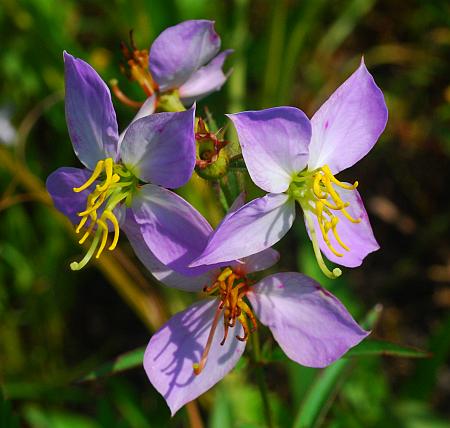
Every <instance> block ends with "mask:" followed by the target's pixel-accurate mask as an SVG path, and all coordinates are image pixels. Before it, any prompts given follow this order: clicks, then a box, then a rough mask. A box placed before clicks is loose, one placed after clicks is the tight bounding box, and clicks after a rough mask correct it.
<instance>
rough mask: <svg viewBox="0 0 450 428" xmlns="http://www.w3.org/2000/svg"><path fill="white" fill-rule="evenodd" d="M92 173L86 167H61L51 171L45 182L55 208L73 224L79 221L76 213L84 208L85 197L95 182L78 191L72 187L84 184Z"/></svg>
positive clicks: (92, 188)
mask: <svg viewBox="0 0 450 428" xmlns="http://www.w3.org/2000/svg"><path fill="white" fill-rule="evenodd" d="M91 175H92V171H89V170H88V169H80V168H69V167H63V168H59V169H57V170H56V171H54V172H52V173H51V174H50V175H49V176H48V178H47V182H46V187H47V191H48V193H50V196H51V197H52V200H53V204H54V205H55V207H56V209H57V210H58V211H60V212H62V213H63V214H64V215H65V216H66V217H68V218H69V219H70V221H71V222H72V223H73V224H77V223H79V222H80V217H79V216H78V213H79V212H81V211H84V210H85V209H86V199H87V197H88V195H89V194H90V193H91V192H92V191H93V190H94V188H95V183H94V184H93V185H92V186H91V187H90V188H88V189H86V190H83V191H82V192H80V193H75V192H74V191H73V188H74V187H79V186H81V185H82V184H84V183H85V182H86V181H87V180H88V179H89V177H90V176H91Z"/></svg>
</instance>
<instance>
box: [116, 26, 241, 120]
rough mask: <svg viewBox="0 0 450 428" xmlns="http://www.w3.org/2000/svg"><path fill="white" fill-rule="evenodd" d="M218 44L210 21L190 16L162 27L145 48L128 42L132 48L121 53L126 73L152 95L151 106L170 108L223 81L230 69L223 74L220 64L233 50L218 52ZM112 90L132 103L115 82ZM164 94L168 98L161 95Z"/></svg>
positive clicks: (203, 94) (206, 92) (204, 93)
mask: <svg viewBox="0 0 450 428" xmlns="http://www.w3.org/2000/svg"><path fill="white" fill-rule="evenodd" d="M220 44H221V41H220V37H219V35H218V34H217V33H216V31H215V30H214V21H207V20H203V19H200V20H190V21H184V22H182V23H180V24H177V25H175V26H173V27H169V28H167V29H165V30H164V31H163V32H162V33H161V34H160V35H159V36H158V37H157V38H156V39H155V41H154V42H153V44H152V45H151V47H150V51H149V52H147V51H139V50H137V49H136V48H135V47H133V46H134V45H133V43H132V45H133V46H132V50H131V51H130V50H129V49H128V48H125V50H124V55H125V57H126V59H127V63H128V65H129V67H130V77H131V78H132V79H133V80H136V81H137V82H138V83H139V84H140V85H141V87H142V89H143V90H144V92H145V93H146V94H147V96H149V97H152V107H153V109H155V108H156V106H157V105H159V104H160V103H163V104H164V108H167V107H168V108H170V109H172V110H171V111H174V110H173V109H178V108H180V107H181V108H183V105H184V106H190V105H192V103H193V102H194V101H198V100H200V99H202V98H204V97H206V96H207V95H209V94H210V93H212V92H215V91H218V90H219V89H220V88H221V87H222V85H223V84H224V83H225V81H226V80H227V78H228V76H229V74H230V73H227V74H224V72H223V71H222V66H223V64H224V62H225V60H226V58H227V56H228V55H230V53H232V52H233V50H231V49H228V50H225V51H223V52H221V53H219V50H220ZM147 63H148V64H147ZM113 90H114V92H115V94H116V95H117V97H118V98H119V99H121V100H122V101H123V102H124V103H125V104H129V105H135V104H136V102H135V101H132V100H130V99H129V98H128V97H126V96H125V95H124V94H123V93H122V92H121V91H120V90H119V88H118V86H117V84H114V85H113ZM166 95H168V96H169V98H166V99H164V96H166ZM180 101H181V103H182V104H180Z"/></svg>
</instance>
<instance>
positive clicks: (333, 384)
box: [293, 305, 381, 428]
mask: <svg viewBox="0 0 450 428" xmlns="http://www.w3.org/2000/svg"><path fill="white" fill-rule="evenodd" d="M380 313H381V306H380V305H377V306H375V308H373V309H372V310H371V311H370V312H369V313H368V315H367V316H366V319H365V320H364V321H363V322H362V323H361V325H362V326H363V328H365V329H372V328H373V326H374V325H375V323H376V322H377V320H378V318H379V316H380ZM350 365H351V360H350V359H344V358H343V359H341V360H338V361H336V362H335V363H334V364H332V365H331V366H329V367H327V368H326V369H324V370H323V371H322V373H321V375H320V376H319V378H318V379H317V380H316V382H315V383H314V384H313V385H312V387H311V389H310V390H309V392H308V394H307V395H306V397H305V399H304V400H303V402H302V404H301V406H300V409H299V411H298V413H297V415H296V417H295V422H294V425H293V428H311V427H314V426H316V423H317V421H318V420H319V419H320V418H321V417H323V416H324V415H325V414H326V412H327V411H328V409H329V407H330V405H331V403H332V402H333V399H334V397H335V395H336V393H337V391H338V390H339V384H340V381H341V380H342V379H343V378H344V377H345V374H346V372H347V370H349V368H350Z"/></svg>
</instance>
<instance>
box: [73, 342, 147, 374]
mask: <svg viewBox="0 0 450 428" xmlns="http://www.w3.org/2000/svg"><path fill="white" fill-rule="evenodd" d="M144 352H145V347H144V346H143V347H142V348H137V349H134V350H133V351H130V352H127V353H126V354H123V355H119V356H118V357H117V358H115V359H114V360H112V361H110V362H108V363H106V364H103V365H102V366H100V367H99V368H98V369H96V370H94V371H92V372H90V373H88V374H87V375H86V376H83V377H82V378H81V379H80V380H79V381H80V382H86V381H91V380H96V379H100V378H102V377H105V376H110V375H113V374H116V373H120V372H123V371H125V370H130V369H133V368H135V367H138V366H141V365H142V361H143V360H144Z"/></svg>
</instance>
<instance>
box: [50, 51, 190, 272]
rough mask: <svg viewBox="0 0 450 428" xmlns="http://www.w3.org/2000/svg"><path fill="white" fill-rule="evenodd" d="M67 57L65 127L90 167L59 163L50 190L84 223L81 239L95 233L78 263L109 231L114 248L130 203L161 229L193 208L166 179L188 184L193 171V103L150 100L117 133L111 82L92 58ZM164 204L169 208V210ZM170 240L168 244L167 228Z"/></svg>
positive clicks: (98, 249)
mask: <svg viewBox="0 0 450 428" xmlns="http://www.w3.org/2000/svg"><path fill="white" fill-rule="evenodd" d="M64 62H65V83H66V119H67V126H68V129H69V134H70V138H71V140H72V144H73V148H74V151H75V153H76V155H77V156H78V158H79V159H80V161H81V162H82V163H83V164H84V166H85V167H86V168H85V169H78V168H59V169H58V170H56V171H55V172H53V173H52V174H51V175H50V176H49V177H48V179H47V190H48V192H49V193H50V195H51V196H52V199H53V202H54V204H55V206H56V208H57V209H58V210H60V211H61V212H62V213H63V214H65V215H66V216H67V217H69V219H70V220H71V221H72V222H73V223H75V224H76V223H78V226H77V227H76V232H77V233H80V232H82V231H83V236H82V238H81V239H80V243H83V242H85V241H86V240H87V239H88V238H89V237H92V243H91V245H90V247H89V249H88V251H87V253H86V255H85V257H84V258H83V259H82V260H81V261H80V262H73V263H71V265H70V267H71V268H72V269H73V270H78V269H81V268H82V267H84V266H85V265H86V264H87V263H88V261H89V260H90V259H91V258H92V256H93V255H94V254H95V255H96V257H97V258H98V257H99V256H100V255H101V253H102V252H103V250H104V249H105V247H106V244H107V240H108V234H109V231H113V232H114V234H113V238H112V242H111V243H110V245H109V247H108V249H109V250H113V249H114V248H115V247H116V245H117V241H118V239H119V227H120V226H123V225H124V224H125V223H126V219H125V214H126V213H125V210H126V209H127V208H128V210H129V211H132V212H136V213H137V218H138V220H139V221H140V222H141V224H142V225H143V226H142V227H144V228H154V229H157V230H158V231H159V232H160V233H163V234H164V231H165V228H166V226H167V225H168V223H171V222H176V221H178V220H179V217H182V216H183V214H184V213H185V212H189V210H191V209H192V210H193V208H192V207H191V206H190V205H189V204H188V203H187V202H185V201H184V200H183V199H182V198H180V197H179V196H177V195H176V194H174V193H172V192H170V191H169V190H166V189H165V188H163V187H160V186H164V187H169V188H176V187H179V186H182V185H183V184H184V183H186V182H187V181H188V180H189V178H190V176H191V174H192V172H193V169H194V165H195V139H194V121H195V107H192V108H191V109H190V110H187V111H184V112H179V113H158V114H152V115H150V116H146V113H147V111H146V109H147V107H148V105H147V104H144V106H143V108H142V109H141V111H140V112H139V113H138V115H137V116H136V118H135V120H134V121H133V122H132V123H131V124H130V126H129V127H128V128H127V129H126V130H125V132H124V133H122V134H121V135H120V136H119V134H118V130H117V121H116V114H115V111H114V108H113V105H112V102H111V95H110V92H109V89H108V87H107V86H106V84H105V83H104V82H103V81H102V79H101V78H100V77H99V75H98V74H97V73H96V72H95V70H94V69H93V68H92V67H91V66H90V65H89V64H87V63H86V62H84V61H82V60H80V59H76V58H74V57H73V56H71V55H69V54H67V53H64ZM150 182H151V183H152V184H149V183H150ZM145 183H148V184H145ZM164 210H170V211H171V214H170V216H167V217H166V216H165V215H164V213H165V211H164ZM183 218H184V217H183ZM183 218H182V219H181V220H180V221H183ZM169 228H170V226H169ZM166 235H167V234H166ZM140 240H141V245H147V244H146V243H145V242H144V241H143V238H142V237H141V238H140ZM166 242H167V243H168V245H169V244H170V236H169V235H168V236H166Z"/></svg>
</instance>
